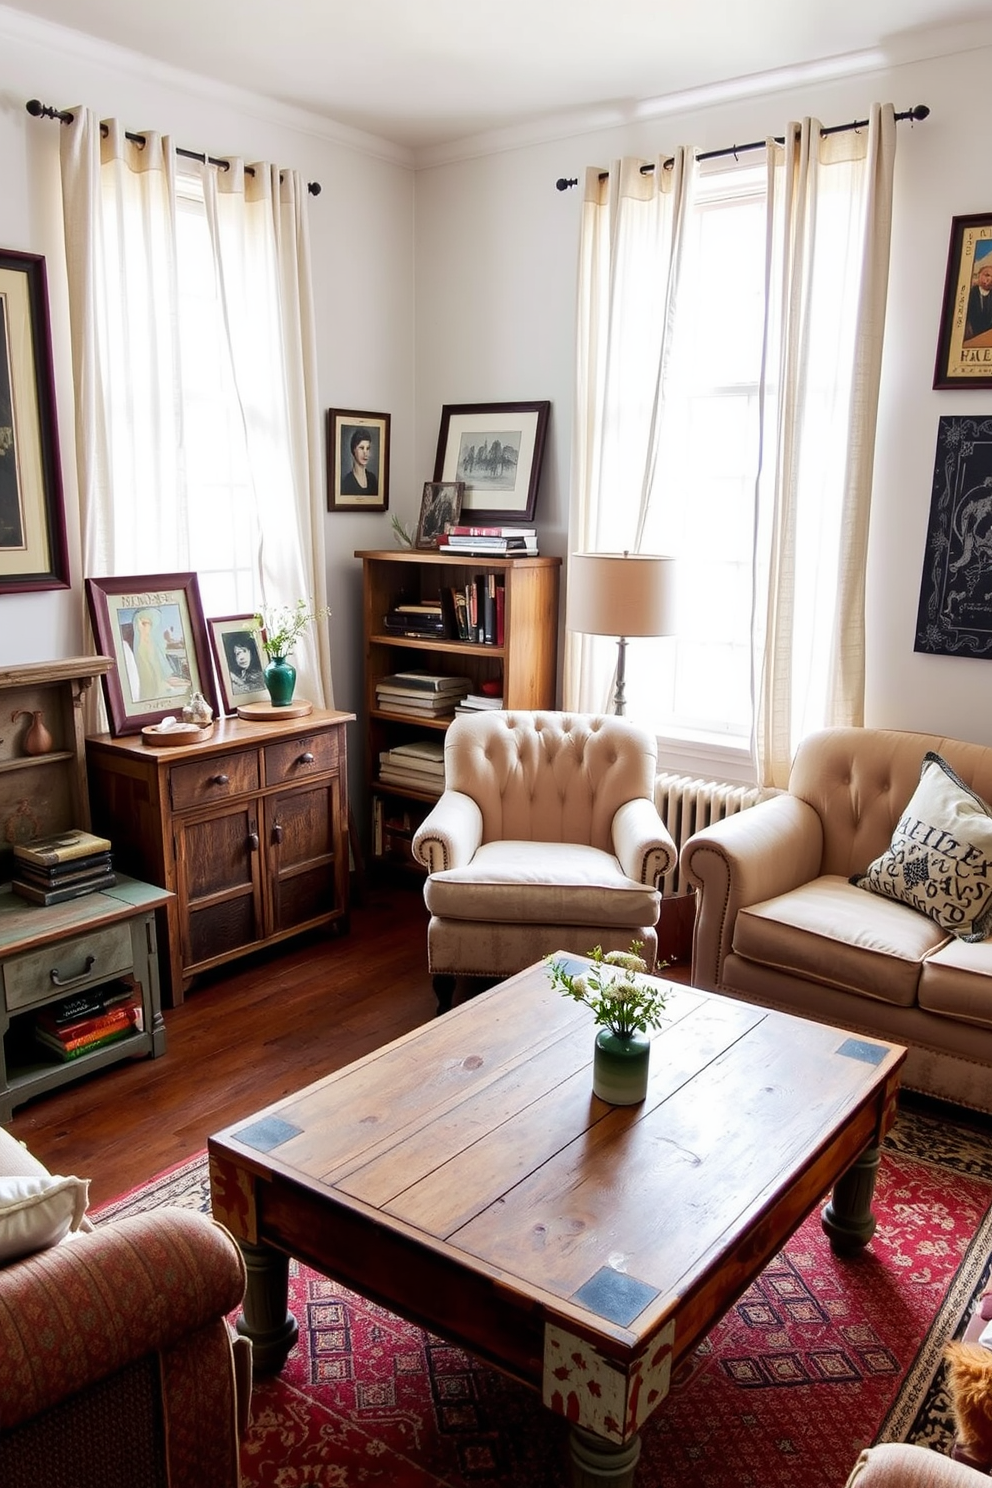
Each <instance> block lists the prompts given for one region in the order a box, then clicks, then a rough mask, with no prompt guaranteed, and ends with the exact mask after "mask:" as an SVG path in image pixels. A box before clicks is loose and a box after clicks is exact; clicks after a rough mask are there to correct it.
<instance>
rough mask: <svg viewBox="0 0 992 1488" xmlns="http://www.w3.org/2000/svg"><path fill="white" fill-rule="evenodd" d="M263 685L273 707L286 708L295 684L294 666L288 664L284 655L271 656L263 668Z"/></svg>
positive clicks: (291, 697)
mask: <svg viewBox="0 0 992 1488" xmlns="http://www.w3.org/2000/svg"><path fill="white" fill-rule="evenodd" d="M265 685H266V687H267V688H268V689H269V698H270V699H271V701H272V706H273V708H286V707H288V706H289V704H290V703H291V702H292V701H293V689H294V688H295V686H296V668H295V667H294V666H290V664H289V662H288V661H287V660H286V658H285V656H273V658H272V660H271V661H270V662H269V664H268V666H267V667H266V668H265Z"/></svg>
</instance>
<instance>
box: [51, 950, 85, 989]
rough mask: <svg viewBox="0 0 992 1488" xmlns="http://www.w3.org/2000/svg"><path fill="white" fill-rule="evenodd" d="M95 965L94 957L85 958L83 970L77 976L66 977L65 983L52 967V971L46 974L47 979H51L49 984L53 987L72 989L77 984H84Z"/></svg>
mask: <svg viewBox="0 0 992 1488" xmlns="http://www.w3.org/2000/svg"><path fill="white" fill-rule="evenodd" d="M95 965H96V957H95V956H87V957H86V965H85V967H84V968H83V970H82V971H81V972H80V973H79V975H78V976H74V977H66V979H65V981H63V980H62V978H61V977H60V976H59V974H58V971H57V969H56V968H55V967H54V966H53V967H52V969H51V971H50V972H49V973H48V975H49V977H50V979H51V983H52V986H53V987H74V986H75V985H76V983H77V982H85V980H86V978H87V977H88V976H89V974H90V972H91V971H92V970H93V968H94V966H95Z"/></svg>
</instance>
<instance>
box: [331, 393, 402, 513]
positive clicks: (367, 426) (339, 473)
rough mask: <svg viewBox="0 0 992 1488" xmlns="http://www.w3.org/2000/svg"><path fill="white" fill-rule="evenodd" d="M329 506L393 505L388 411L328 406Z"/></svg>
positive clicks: (346, 508) (336, 508)
mask: <svg viewBox="0 0 992 1488" xmlns="http://www.w3.org/2000/svg"><path fill="white" fill-rule="evenodd" d="M327 509H328V511H387V510H388V509H389V414H388V413H345V412H343V411H342V410H341V409H336V408H329V409H328V410H327Z"/></svg>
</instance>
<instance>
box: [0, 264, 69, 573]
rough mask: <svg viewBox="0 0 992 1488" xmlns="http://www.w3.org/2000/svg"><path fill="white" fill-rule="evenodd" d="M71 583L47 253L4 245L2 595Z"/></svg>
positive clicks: (0, 278)
mask: <svg viewBox="0 0 992 1488" xmlns="http://www.w3.org/2000/svg"><path fill="white" fill-rule="evenodd" d="M68 586H69V564H68V559H67V556H66V537H65V508H64V506H63V498H62V468H61V462H60V459H59V442H58V432H57V427H56V421H55V381H54V377H53V374H52V350H51V333H50V329H49V319H48V285H47V280H46V277H45V260H44V258H42V257H41V256H40V255H39V254H36V253H14V252H10V251H6V250H0V594H2V593H5V592H7V593H23V592H26V591H28V590H32V589H66V588H68Z"/></svg>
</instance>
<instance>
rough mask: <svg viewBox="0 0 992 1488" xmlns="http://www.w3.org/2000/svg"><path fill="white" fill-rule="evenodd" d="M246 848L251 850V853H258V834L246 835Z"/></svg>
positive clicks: (250, 833)
mask: <svg viewBox="0 0 992 1488" xmlns="http://www.w3.org/2000/svg"><path fill="white" fill-rule="evenodd" d="M248 846H249V847H250V848H251V850H252V852H258V833H257V832H249V833H248Z"/></svg>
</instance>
